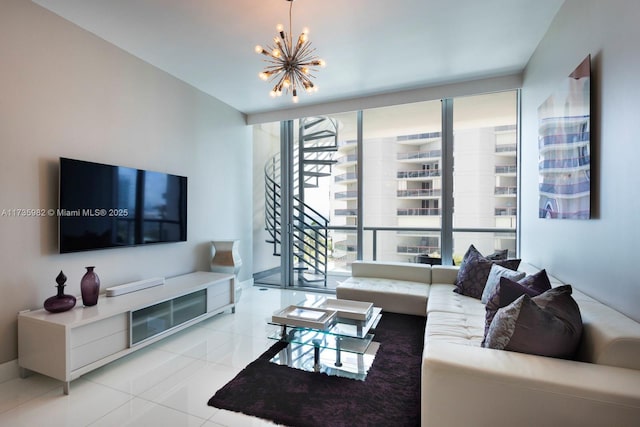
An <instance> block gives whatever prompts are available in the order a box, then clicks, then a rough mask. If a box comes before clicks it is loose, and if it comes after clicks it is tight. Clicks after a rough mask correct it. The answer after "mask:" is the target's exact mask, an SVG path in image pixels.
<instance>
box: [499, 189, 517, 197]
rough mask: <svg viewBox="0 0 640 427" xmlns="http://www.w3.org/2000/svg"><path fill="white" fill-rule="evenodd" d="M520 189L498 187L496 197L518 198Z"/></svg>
mask: <svg viewBox="0 0 640 427" xmlns="http://www.w3.org/2000/svg"><path fill="white" fill-rule="evenodd" d="M517 194H518V187H496V192H495V195H496V196H516V195H517Z"/></svg>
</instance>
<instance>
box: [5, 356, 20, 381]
mask: <svg viewBox="0 0 640 427" xmlns="http://www.w3.org/2000/svg"><path fill="white" fill-rule="evenodd" d="M19 376H20V368H19V366H18V359H14V360H10V361H8V362H5V363H0V383H3V382H5V381H9V380H12V379H15V378H18V377H19Z"/></svg>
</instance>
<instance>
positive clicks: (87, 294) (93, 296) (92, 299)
mask: <svg viewBox="0 0 640 427" xmlns="http://www.w3.org/2000/svg"><path fill="white" fill-rule="evenodd" d="M85 268H86V269H87V272H86V273H84V276H82V280H81V281H80V292H81V293H82V304H84V306H85V307H90V306H92V305H96V304H97V303H98V295H99V294H100V278H98V275H97V274H96V273H95V272H94V271H93V269H94V268H95V267H93V266H91V267H85Z"/></svg>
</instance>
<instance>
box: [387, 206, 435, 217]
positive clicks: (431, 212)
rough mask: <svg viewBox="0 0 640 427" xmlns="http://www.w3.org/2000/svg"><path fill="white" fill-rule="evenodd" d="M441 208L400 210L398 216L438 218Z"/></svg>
mask: <svg viewBox="0 0 640 427" xmlns="http://www.w3.org/2000/svg"><path fill="white" fill-rule="evenodd" d="M440 212H441V209H440V208H398V210H397V214H398V216H438V215H440Z"/></svg>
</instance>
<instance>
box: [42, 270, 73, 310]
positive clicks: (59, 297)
mask: <svg viewBox="0 0 640 427" xmlns="http://www.w3.org/2000/svg"><path fill="white" fill-rule="evenodd" d="M66 281H67V276H65V275H64V273H63V272H62V270H60V274H58V277H56V283H57V284H58V286H57V288H58V293H57V294H56V295H54V296H52V297H50V298H47V299H46V300H45V302H44V309H45V310H47V311H48V312H51V313H62V312H63V311H67V310H71V309H72V308H73V307H75V305H76V297H74V296H73V295H66V294H65V293H64V286H65V282H66Z"/></svg>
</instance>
